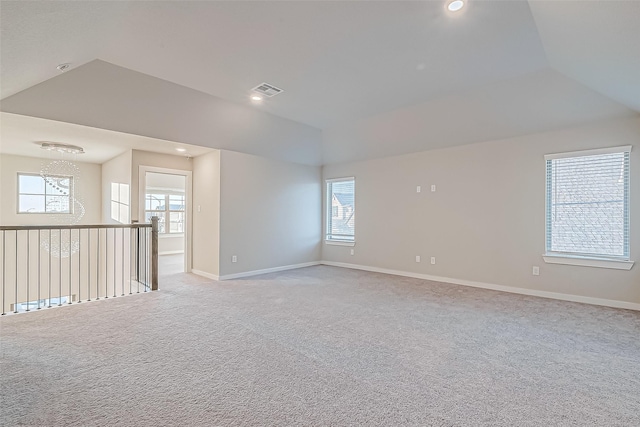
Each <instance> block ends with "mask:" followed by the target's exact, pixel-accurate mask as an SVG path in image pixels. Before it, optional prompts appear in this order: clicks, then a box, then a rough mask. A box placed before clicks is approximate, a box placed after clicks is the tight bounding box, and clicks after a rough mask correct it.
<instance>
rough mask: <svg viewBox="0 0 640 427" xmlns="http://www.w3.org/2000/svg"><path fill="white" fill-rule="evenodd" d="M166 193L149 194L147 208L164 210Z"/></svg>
mask: <svg viewBox="0 0 640 427" xmlns="http://www.w3.org/2000/svg"><path fill="white" fill-rule="evenodd" d="M164 198H165V196H164V194H147V204H146V207H145V209H146V210H149V211H152V210H164Z"/></svg>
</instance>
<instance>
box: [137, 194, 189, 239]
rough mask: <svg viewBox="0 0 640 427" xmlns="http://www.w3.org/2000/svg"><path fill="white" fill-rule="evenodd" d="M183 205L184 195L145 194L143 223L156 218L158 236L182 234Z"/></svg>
mask: <svg viewBox="0 0 640 427" xmlns="http://www.w3.org/2000/svg"><path fill="white" fill-rule="evenodd" d="M185 203H186V201H185V196H184V193H171V194H167V193H160V192H157V193H147V196H146V200H145V221H146V222H151V217H153V216H157V217H158V233H159V234H177V233H184V222H185V221H184V219H185Z"/></svg>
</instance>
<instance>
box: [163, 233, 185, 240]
mask: <svg viewBox="0 0 640 427" xmlns="http://www.w3.org/2000/svg"><path fill="white" fill-rule="evenodd" d="M170 237H184V233H158V238H159V239H168V238H170Z"/></svg>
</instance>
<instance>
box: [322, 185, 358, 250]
mask: <svg viewBox="0 0 640 427" xmlns="http://www.w3.org/2000/svg"><path fill="white" fill-rule="evenodd" d="M343 181H353V185H354V195H353V204H354V208H355V204H356V197H355V181H356V177H355V176H343V177H341V178H329V179H325V180H324V184H325V187H324V188H325V191H326V190H327V184H329V183H333V182H343ZM325 201H326V203H329V194H328V193H327V194H326V195H325ZM328 211H329V207H327V208H325V210H324V215H327V214H328V213H329V212H328ZM328 226H329V219H328V218H326V219H325V233H324V243H325V244H326V245H334V246H355V245H356V236H355V235H354V236H353V240H346V239H331V238H328V237H327V234H328V233H327V230H326V228H327V227H328Z"/></svg>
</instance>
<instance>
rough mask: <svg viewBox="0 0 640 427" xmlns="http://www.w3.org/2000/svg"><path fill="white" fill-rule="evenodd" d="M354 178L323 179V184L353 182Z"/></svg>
mask: <svg viewBox="0 0 640 427" xmlns="http://www.w3.org/2000/svg"><path fill="white" fill-rule="evenodd" d="M355 179H356V177H355V176H345V177H342V178H329V179H325V180H324V182H340V181H355Z"/></svg>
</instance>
